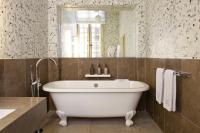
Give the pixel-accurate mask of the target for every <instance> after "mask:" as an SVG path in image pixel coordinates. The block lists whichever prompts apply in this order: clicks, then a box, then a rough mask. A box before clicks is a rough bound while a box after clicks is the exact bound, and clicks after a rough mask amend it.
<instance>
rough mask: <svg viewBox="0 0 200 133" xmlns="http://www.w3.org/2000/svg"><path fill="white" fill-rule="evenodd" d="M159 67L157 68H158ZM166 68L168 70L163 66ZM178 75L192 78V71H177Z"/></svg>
mask: <svg viewBox="0 0 200 133" xmlns="http://www.w3.org/2000/svg"><path fill="white" fill-rule="evenodd" d="M156 69H157V68H155V70H156ZM163 69H165V70H167V68H163ZM175 74H176V76H179V77H184V78H190V77H192V74H191V73H188V72H183V71H176V73H175Z"/></svg>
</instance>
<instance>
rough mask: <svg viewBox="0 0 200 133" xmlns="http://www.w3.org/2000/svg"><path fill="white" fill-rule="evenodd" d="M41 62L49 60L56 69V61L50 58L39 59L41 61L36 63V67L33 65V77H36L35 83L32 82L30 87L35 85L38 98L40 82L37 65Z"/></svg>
mask: <svg viewBox="0 0 200 133" xmlns="http://www.w3.org/2000/svg"><path fill="white" fill-rule="evenodd" d="M43 60H50V61H52V62H53V63H54V64H55V66H56V67H57V63H56V61H55V60H54V59H52V58H41V59H39V60H38V61H37V62H36V65H35V77H36V81H35V82H33V83H32V85H36V87H37V97H39V96H40V92H39V90H40V86H42V84H41V82H40V77H39V76H40V75H39V73H38V72H39V70H38V69H39V65H40V63H41V62H42V61H43Z"/></svg>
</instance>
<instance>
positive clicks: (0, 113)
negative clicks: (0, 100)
mask: <svg viewBox="0 0 200 133" xmlns="http://www.w3.org/2000/svg"><path fill="white" fill-rule="evenodd" d="M14 111H15V109H0V120H1V119H3V118H4V117H6V116H7V115H9V114H11V113H12V112H14Z"/></svg>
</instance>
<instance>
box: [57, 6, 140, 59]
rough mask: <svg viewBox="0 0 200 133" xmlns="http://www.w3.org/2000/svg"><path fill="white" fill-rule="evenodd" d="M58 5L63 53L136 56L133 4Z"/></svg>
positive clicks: (83, 56) (88, 55) (60, 40)
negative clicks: (121, 5)
mask: <svg viewBox="0 0 200 133" xmlns="http://www.w3.org/2000/svg"><path fill="white" fill-rule="evenodd" d="M58 9H59V19H58V20H59V45H60V54H61V57H69V58H73V57H74V58H79V57H80V58H99V57H135V54H136V38H137V27H136V17H135V10H134V7H133V6H127V7H115V6H112V7H111V6H110V7H109V6H106V7H92V8H91V7H90V8H82V7H81V8H78V7H73V8H72V7H70V8H68V7H65V6H62V7H59V8H58Z"/></svg>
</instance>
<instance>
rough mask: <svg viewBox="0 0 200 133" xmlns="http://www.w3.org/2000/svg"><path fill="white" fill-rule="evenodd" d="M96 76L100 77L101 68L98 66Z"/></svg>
mask: <svg viewBox="0 0 200 133" xmlns="http://www.w3.org/2000/svg"><path fill="white" fill-rule="evenodd" d="M97 74H98V75H101V66H100V64H99V65H98V68H97Z"/></svg>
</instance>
